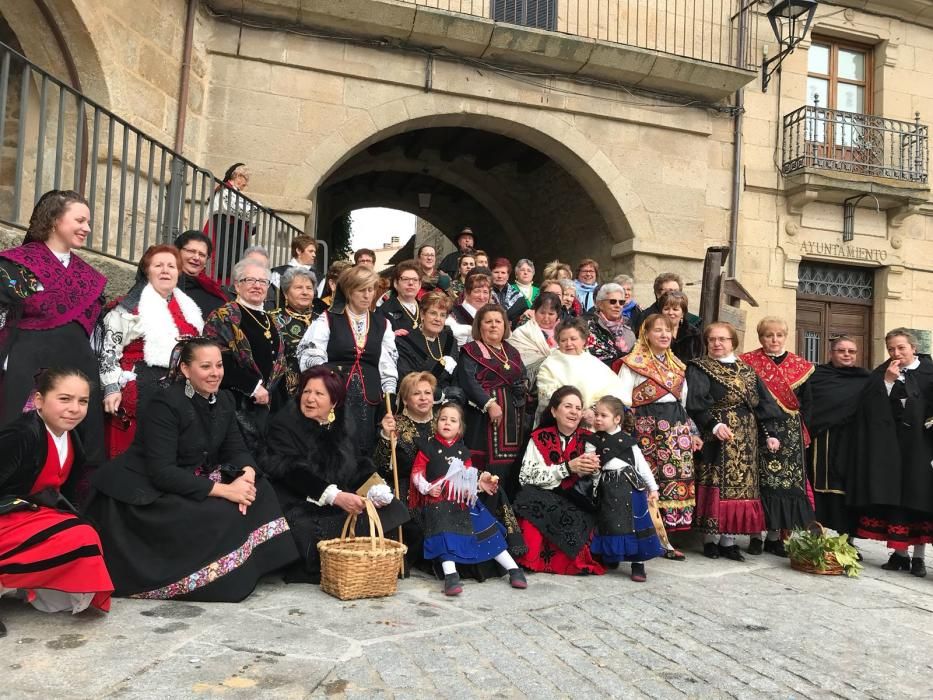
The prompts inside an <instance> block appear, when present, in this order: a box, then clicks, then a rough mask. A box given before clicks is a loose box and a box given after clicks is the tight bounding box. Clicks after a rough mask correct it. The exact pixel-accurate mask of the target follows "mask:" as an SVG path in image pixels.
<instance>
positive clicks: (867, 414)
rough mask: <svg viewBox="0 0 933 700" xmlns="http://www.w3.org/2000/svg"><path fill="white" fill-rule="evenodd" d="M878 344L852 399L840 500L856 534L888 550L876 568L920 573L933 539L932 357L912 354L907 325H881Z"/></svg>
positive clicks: (913, 342) (914, 349)
mask: <svg viewBox="0 0 933 700" xmlns="http://www.w3.org/2000/svg"><path fill="white" fill-rule="evenodd" d="M884 344H885V346H886V347H887V350H888V356H889V359H888V360H886V361H885V362H882V363H881V364H880V365H878V366H877V367H876V368H875V369H874V371H873V372H872V373H871V374H870V375H869V377H868V381H867V383H866V386H865V389H864V390H863V391H862V395H861V397H860V401H859V404H860V405H859V409H858V413H857V415H856V419H855V420H856V430H857V432H858V442H857V452H856V457H855V459H854V460H853V464H852V469H851V470H850V472H849V480H848V487H847V489H846V499H847V502H848V503H849V506H850V507H853V508H854V510H855V512H857V514H858V516H859V519H858V529H857V530H856V535H857V536H858V537H866V538H868V539H872V540H881V541H884V542H886V543H887V546H888V547H890V548H891V549H893V550H894V551H893V552H892V553H891V557H890V558H889V559H888V562H887V563H886V564H884V565H882V567H881V568H883V569H886V570H888V571H910V573H912V574H913V575H914V576H921V577H922V576H926V575H927V568H926V564H925V563H924V555H925V553H926V545H927V544H933V469H931V468H930V465H931V463H933V428H931V418H933V363H931V362H930V361H929V360H928V359H925V358H921V357H919V356H918V355H917V338H916V336H915V335H914V334H913V333H912V332H911V331H910V330H908V329H907V328H895V329H893V330H891V331H888V333H887V334H886V335H885V337H884ZM910 545H913V547H914V550H913V558H911V557H910V555H909V554H908V548H909V546H910Z"/></svg>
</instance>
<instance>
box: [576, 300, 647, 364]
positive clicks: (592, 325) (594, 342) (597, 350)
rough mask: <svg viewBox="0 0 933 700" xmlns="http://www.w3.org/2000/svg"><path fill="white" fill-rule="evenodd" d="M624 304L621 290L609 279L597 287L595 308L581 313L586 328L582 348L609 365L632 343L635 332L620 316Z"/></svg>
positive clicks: (625, 351) (630, 346) (633, 342)
mask: <svg viewBox="0 0 933 700" xmlns="http://www.w3.org/2000/svg"><path fill="white" fill-rule="evenodd" d="M624 305H625V290H624V289H622V286H621V285H619V284H616V283H615V282H610V283H608V284H604V285H603V286H601V287H600V288H599V291H598V292H597V293H596V306H595V308H594V309H593V311H592V313H589V314H587V315H586V316H584V318H585V319H586V322H587V325H588V326H589V330H590V335H589V338H587V340H586V349H587V350H589V352H590V354H591V355H593V356H594V357H597V358H599V359H600V360H602V361H603V362H605V363H606V364H607V365H609V366H610V367H612V365H613V363H614V362H615V361H616V360H618V359H620V358H622V357H624V356H625V355H627V354H628V353H629V352H630V351H631V349H632V347H633V346H634V345H635V334H634V333H633V332H632V329H631V328H629V325H628V322H627V321H626V320H625V317H624V316H623V315H622V307H623V306H624Z"/></svg>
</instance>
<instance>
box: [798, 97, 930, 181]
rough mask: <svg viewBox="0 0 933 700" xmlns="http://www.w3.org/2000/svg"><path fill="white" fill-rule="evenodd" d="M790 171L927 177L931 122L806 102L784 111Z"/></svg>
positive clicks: (897, 178)
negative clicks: (801, 105)
mask: <svg viewBox="0 0 933 700" xmlns="http://www.w3.org/2000/svg"><path fill="white" fill-rule="evenodd" d="M781 154H782V158H781V162H782V164H783V165H782V171H783V173H784V174H785V175H790V174H793V173H796V172H798V171H800V170H803V169H805V168H813V169H816V170H831V171H835V172H842V173H850V174H852V175H867V176H871V177H883V178H889V179H892V180H900V181H903V182H911V183H917V184H926V183H927V173H928V169H929V163H928V161H929V127H927V126H926V125H925V124H921V123H920V113H919V112H918V113H917V116H916V119H915V120H914V121H912V122H908V121H899V120H897V119H886V118H884V117H877V116H874V115H872V114H859V113H857V112H842V111H839V110H836V109H826V108H824V107H819V106H807V107H801V108H800V109H797V110H795V111H793V112H791V113H790V114H787V115H785V116H784V142H783V144H782V146H781Z"/></svg>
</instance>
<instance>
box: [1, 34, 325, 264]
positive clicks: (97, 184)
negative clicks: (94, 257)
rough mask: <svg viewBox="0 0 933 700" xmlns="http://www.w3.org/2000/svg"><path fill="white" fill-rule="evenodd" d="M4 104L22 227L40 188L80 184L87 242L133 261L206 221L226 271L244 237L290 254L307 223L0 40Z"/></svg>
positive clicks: (17, 220)
mask: <svg viewBox="0 0 933 700" xmlns="http://www.w3.org/2000/svg"><path fill="white" fill-rule="evenodd" d="M0 110H2V111H0V116H2V118H0V223H8V224H13V225H14V226H17V227H25V226H26V225H27V224H28V220H29V216H30V212H31V211H32V208H33V205H34V204H35V202H36V201H37V200H38V199H39V197H40V196H41V195H42V193H43V192H45V191H47V190H50V189H73V190H76V191H77V192H79V193H81V194H82V195H84V196H85V197H86V198H87V200H88V204H89V207H90V210H91V233H90V235H89V236H88V238H87V242H86V247H87V249H89V250H90V251H92V252H95V253H99V254H101V255H104V256H107V257H110V258H114V259H117V260H121V261H124V262H130V263H136V262H137V261H138V260H139V258H140V257H141V255H142V253H143V252H144V251H145V250H146V248H148V247H149V246H150V245H153V244H155V243H170V242H171V241H172V240H174V238H175V236H177V235H178V234H179V233H181V232H182V231H185V230H187V229H202V228H204V229H205V231H207V232H209V233H211V234H212V235H213V236H214V238H215V242H216V244H217V250H216V251H215V260H216V261H222V262H218V263H217V266H216V267H217V269H214V270H213V272H214V274H215V275H216V276H218V277H219V278H225V277H227V276H229V272H230V270H229V269H228V268H229V265H230V263H231V262H232V261H234V260H235V259H236V257H237V255H238V252H239V251H241V250H242V249H243V247H244V246H245V245H247V244H249V245H262V246H264V247H265V248H266V249H267V250H269V252H270V254H271V262H272V264H274V265H275V264H282V263H284V262H285V261H286V260H287V259H288V257H289V242H290V241H291V240H292V238H294V237H295V236H296V235H298V234H300V233H302V231H301V229H299V228H297V227H295V226H293V225H292V224H290V223H289V222H288V221H286V220H285V219H283V218H282V217H281V216H279V215H278V214H276V213H275V212H273V211H271V210H270V209H268V208H266V207H263V206H262V205H261V204H259V203H258V202H256V201H255V200H253V199H251V198H249V197H247V196H246V195H244V194H242V193H241V192H238V191H236V190H232V189H227V188H224V185H223V183H222V182H221V181H220V180H219V179H218V178H217V177H215V176H214V174H213V173H212V172H210V171H209V170H207V169H205V168H202V167H200V166H198V165H197V164H196V163H194V162H192V161H191V160H189V159H187V158H185V157H184V156H182V155H181V154H179V153H176V152H175V151H173V150H172V149H170V148H169V147H168V146H165V145H163V144H162V143H160V142H159V141H157V140H156V139H153V138H151V137H150V136H148V135H146V134H145V133H143V132H142V131H141V130H139V129H137V128H136V127H134V126H133V125H132V124H130V123H129V122H128V121H126V120H125V119H122V118H120V117H119V116H117V115H116V114H114V113H113V112H110V111H109V110H107V109H105V108H104V107H102V106H100V105H99V104H96V103H95V102H93V101H92V100H90V99H88V98H87V97H86V96H85V95H83V94H82V93H80V92H78V91H76V90H74V89H73V88H71V87H70V86H68V85H66V84H65V83H63V82H61V81H60V80H58V79H56V78H55V77H53V76H52V75H51V74H49V73H47V72H46V71H44V70H42V69H41V68H39V67H38V66H37V65H36V64H34V63H32V62H30V61H29V60H28V59H26V58H25V57H24V56H22V55H21V54H19V53H17V52H16V51H15V50H13V49H11V48H10V47H8V46H7V45H5V44H2V43H0ZM221 195H223V196H221ZM231 217H232V218H231ZM228 233H229V235H226V234H228ZM234 246H236V249H235V248H234ZM325 257H326V255H325ZM212 265H213V264H212ZM221 267H223V268H227V269H220V268H221Z"/></svg>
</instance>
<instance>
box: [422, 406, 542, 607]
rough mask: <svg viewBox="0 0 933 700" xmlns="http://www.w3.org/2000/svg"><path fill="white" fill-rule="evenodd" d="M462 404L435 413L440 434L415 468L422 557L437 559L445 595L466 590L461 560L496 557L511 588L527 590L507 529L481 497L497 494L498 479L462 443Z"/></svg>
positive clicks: (424, 449)
mask: <svg viewBox="0 0 933 700" xmlns="http://www.w3.org/2000/svg"><path fill="white" fill-rule="evenodd" d="M463 429H464V420H463V408H462V407H461V406H460V405H459V404H456V403H447V404H444V405H443V406H442V407H441V409H440V411H439V412H438V414H437V433H436V434H435V435H434V437H433V438H431V439H430V440H428V441H427V442H426V443H424V444H422V445H421V449H420V450H419V451H418V454H417V456H416V457H415V461H414V464H413V465H412V468H411V488H410V489H409V492H408V505H409V506H411V507H412V508H421V512H422V514H423V516H424V558H425V559H427V560H432V559H439V560H440V562H441V568H442V569H443V571H444V594H445V595H449V596H454V595H459V594H460V593H461V592H462V591H463V585H462V584H461V582H460V574H459V573H457V564H458V563H460V564H480V563H482V562H485V561H489V560H490V559H495V560H496V561H497V562H498V563H499V564H501V565H502V566H503V567H504V568H505V570H506V571H507V572H508V574H509V583H510V584H511V586H512V588H527V587H528V582H527V581H526V579H525V574H524V573H523V572H522V570H521V569H520V568H519V567H518V564H516V563H515V560H514V559H513V558H512V555H511V554H509V553H508V551H507V550H506V546H507V545H506V541H505V534H506V531H505V527H503V526H502V524H501V523H500V522H499V521H498V520H496V519H495V518H494V517H493V516H492V514H491V513H490V512H489V511H488V510H487V509H486V507H485V506H484V505H483V504H482V503H481V502H480V501H479V500H478V499H477V495H478V492H480V491H482V492H483V493H486V494H489V495H493V494H495V493H496V491H498V490H499V483H498V477H494V476H492V475H490V474H489V472H483V473H482V474H480V473H479V472H478V471H477V470H476V468H475V467H474V466H473V464H472V462H471V461H470V450H469V448H467V446H466V445H465V444H464V443H463V439H462V438H463Z"/></svg>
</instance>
